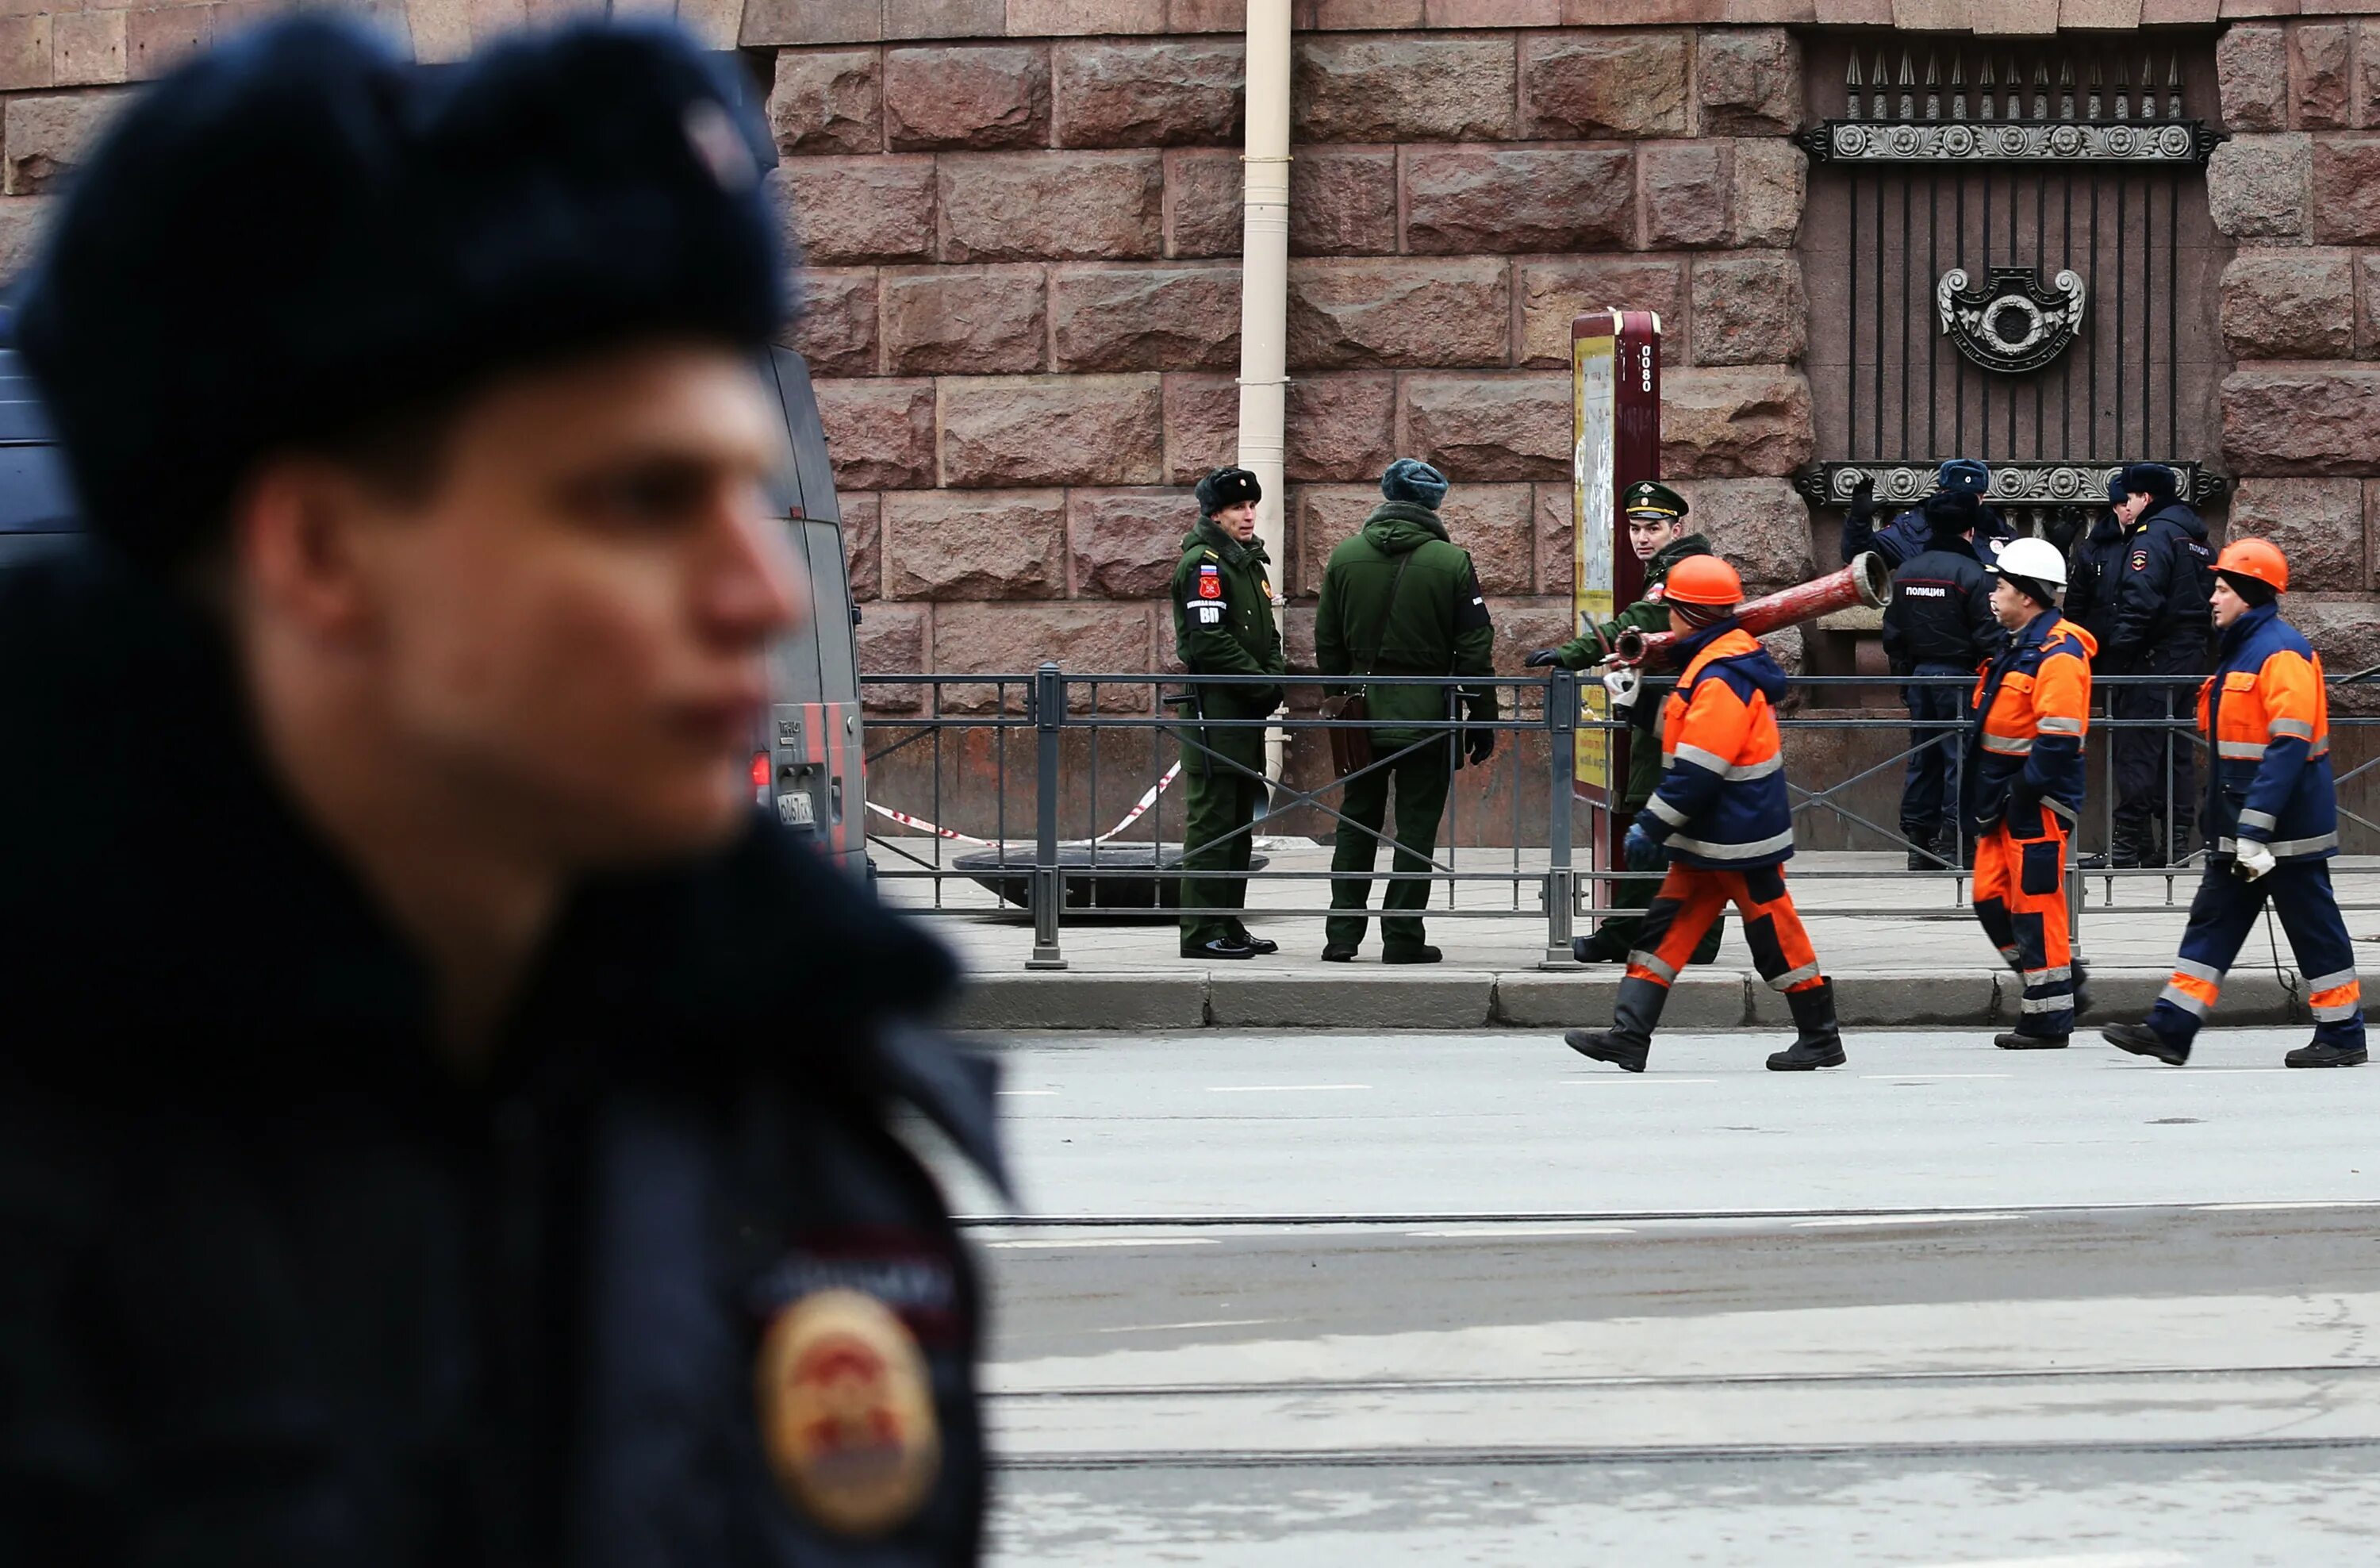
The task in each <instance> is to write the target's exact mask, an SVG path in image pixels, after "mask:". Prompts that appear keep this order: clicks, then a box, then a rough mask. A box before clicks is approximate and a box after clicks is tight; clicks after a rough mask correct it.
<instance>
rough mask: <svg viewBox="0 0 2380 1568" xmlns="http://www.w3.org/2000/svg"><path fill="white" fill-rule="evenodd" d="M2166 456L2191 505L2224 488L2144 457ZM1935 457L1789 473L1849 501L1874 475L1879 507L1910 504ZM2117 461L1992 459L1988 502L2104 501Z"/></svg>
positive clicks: (1824, 501) (1834, 499)
mask: <svg viewBox="0 0 2380 1568" xmlns="http://www.w3.org/2000/svg"><path fill="white" fill-rule="evenodd" d="M2142 461H2145V462H2158V461H2162V462H2164V464H2165V466H2166V467H2167V468H2171V469H2172V470H2173V472H2174V478H2175V481H2176V488H2177V491H2178V492H2179V493H2180V495H2182V496H2183V497H2184V498H2185V499H2187V500H2188V501H2190V502H2191V504H2193V505H2195V504H2199V503H2201V502H2204V501H2209V500H2212V499H2214V498H2215V497H2216V496H2218V495H2220V494H2222V493H2223V491H2224V489H2225V486H2226V484H2227V482H2228V481H2226V480H2225V479H2224V478H2223V476H2222V475H2220V474H2216V473H2211V472H2209V471H2208V470H2207V469H2206V468H2204V466H2203V465H2201V464H2198V463H2194V462H2176V461H2173V460H2171V459H2159V458H2144V459H2142ZM1940 467H1941V465H1940V464H1939V463H1938V462H1936V463H1895V462H1888V461H1871V462H1864V463H1863V462H1825V463H1811V464H1807V465H1805V466H1803V468H1801V469H1800V470H1799V471H1797V472H1796V473H1795V474H1794V476H1793V484H1794V488H1795V489H1797V490H1799V491H1800V492H1802V493H1803V495H1804V496H1806V497H1808V498H1809V499H1810V500H1811V501H1812V502H1813V503H1815V504H1817V505H1820V506H1849V505H1850V504H1852V491H1853V490H1855V489H1857V488H1858V487H1859V482H1860V480H1863V479H1873V480H1875V481H1876V509H1877V510H1878V511H1880V512H1881V511H1887V510H1894V511H1897V510H1899V509H1900V508H1902V507H1906V506H1913V505H1915V504H1917V503H1919V502H1921V501H1923V500H1925V497H1927V496H1928V495H1931V494H1933V493H1934V478H1935V474H1936V472H1937V470H1938V469H1939V468H1940ZM2123 467H2124V465H2123V464H2121V463H1993V464H1992V465H1991V470H1992V484H1991V488H1990V489H1989V490H1988V491H1986V492H1985V493H1984V502H1985V504H1986V505H1992V506H1999V507H2002V508H2009V507H2016V508H2029V507H2056V506H2104V505H2106V504H2107V481H2108V480H2111V479H2113V478H2115V477H2116V475H2117V474H2118V473H2119V472H2120V471H2121V470H2122V468H2123Z"/></svg>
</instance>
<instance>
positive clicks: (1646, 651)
mask: <svg viewBox="0 0 2380 1568" xmlns="http://www.w3.org/2000/svg"><path fill="white" fill-rule="evenodd" d="M1891 592H1892V573H1891V572H1890V571H1889V570H1888V569H1887V567H1886V566H1885V564H1884V557H1883V556H1881V555H1878V554H1876V553H1875V552H1873V551H1868V552H1864V553H1861V554H1859V555H1856V556H1853V557H1852V564H1851V565H1848V566H1845V567H1844V568H1843V569H1842V570H1841V571H1840V572H1830V573H1828V575H1827V576H1825V577H1816V578H1813V579H1812V580H1811V581H1809V582H1805V583H1799V584H1796V585H1795V586H1794V587H1792V588H1780V589H1779V590H1777V591H1776V592H1774V593H1772V594H1769V595H1767V597H1765V598H1761V599H1747V600H1745V601H1744V602H1743V603H1742V604H1741V605H1738V606H1737V607H1736V612H1735V618H1736V622H1737V624H1739V625H1740V626H1743V629H1744V630H1745V631H1748V632H1750V633H1751V634H1752V635H1753V636H1755V637H1759V636H1761V635H1762V634H1764V633H1767V632H1773V631H1775V630H1777V629H1778V628H1779V627H1780V626H1799V625H1800V624H1801V623H1802V622H1803V621H1815V620H1816V619H1817V618H1818V617H1819V616H1821V615H1826V614H1833V613H1834V612H1835V611H1837V610H1849V609H1851V608H1852V607H1853V606H1855V605H1861V604H1865V605H1868V606H1870V607H1875V606H1877V605H1880V604H1882V603H1883V602H1885V600H1886V599H1887V598H1888V597H1889V596H1890V594H1891ZM1677 639H1678V634H1677V633H1675V632H1640V631H1637V630H1635V629H1633V627H1632V628H1631V629H1629V630H1627V631H1624V632H1621V634H1620V638H1619V640H1618V643H1617V645H1616V646H1615V647H1614V648H1613V650H1612V652H1611V662H1613V663H1615V664H1648V665H1654V666H1658V665H1661V664H1665V663H1669V662H1671V661H1670V647H1671V645H1672V644H1674V643H1675V642H1676V641H1677Z"/></svg>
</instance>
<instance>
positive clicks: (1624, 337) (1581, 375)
mask: <svg viewBox="0 0 2380 1568" xmlns="http://www.w3.org/2000/svg"><path fill="white" fill-rule="evenodd" d="M1570 335H1571V344H1570V348H1571V355H1570V364H1571V410H1572V425H1571V429H1572V432H1573V438H1574V440H1573V448H1572V455H1571V504H1572V515H1573V518H1574V519H1575V527H1574V529H1573V546H1572V563H1571V564H1572V568H1573V576H1572V579H1571V581H1572V589H1571V594H1572V609H1573V614H1574V618H1575V629H1578V630H1581V631H1585V630H1587V629H1588V628H1591V627H1594V626H1600V625H1602V624H1603V623H1604V622H1606V621H1609V619H1610V618H1611V617H1612V615H1613V614H1616V613H1617V612H1618V610H1619V609H1620V607H1621V606H1623V605H1628V604H1633V603H1634V602H1636V600H1637V598H1638V596H1639V595H1640V594H1641V593H1642V592H1643V590H1644V586H1645V569H1644V566H1643V565H1641V564H1640V563H1639V562H1638V561H1637V559H1636V553H1635V552H1634V551H1633V550H1631V549H1629V548H1628V538H1627V529H1626V525H1625V521H1624V519H1623V518H1622V517H1621V511H1620V494H1621V492H1622V491H1623V490H1625V489H1627V487H1628V486H1630V485H1632V484H1634V483H1635V482H1636V481H1637V480H1657V479H1659V478H1660V477H1661V318H1660V317H1659V316H1658V315H1656V314H1654V313H1653V312H1652V311H1650V310H1591V311H1589V312H1587V313H1586V314H1585V315H1583V316H1580V317H1579V318H1577V320H1575V321H1573V322H1572V323H1571V334H1570ZM1584 689H1585V691H1586V693H1587V696H1586V707H1587V711H1586V713H1585V715H1584V717H1585V719H1587V720H1592V721H1598V722H1599V721H1603V720H1606V719H1609V716H1610V699H1609V698H1608V697H1607V696H1606V695H1605V694H1604V691H1603V688H1602V687H1600V686H1599V685H1596V684H1593V683H1592V682H1590V683H1589V684H1588V685H1587V686H1586V687H1585V688H1584ZM1577 748H1578V749H1577V756H1576V758H1575V759H1574V761H1573V767H1572V784H1573V790H1574V792H1575V793H1576V795H1577V796H1578V798H1579V799H1581V800H1583V801H1585V802H1586V803H1587V805H1588V807H1589V808H1590V817H1589V821H1590V823H1591V826H1590V828H1589V830H1588V833H1587V855H1588V864H1589V866H1590V867H1591V868H1592V869H1597V870H1608V869H1612V868H1614V867H1617V866H1618V865H1619V864H1620V840H1621V836H1622V835H1624V834H1625V833H1627V831H1628V824H1627V823H1626V822H1624V821H1621V820H1619V812H1618V808H1619V806H1620V802H1621V793H1622V791H1623V789H1624V788H1625V784H1626V780H1627V777H1628V736H1627V735H1625V734H1623V733H1620V732H1615V731H1611V730H1606V729H1601V728H1597V727H1593V726H1592V725H1590V724H1585V723H1583V724H1582V725H1581V727H1580V729H1579V731H1578V740H1577ZM1591 885H1592V886H1593V887H1594V890H1595V892H1594V895H1593V896H1594V900H1595V903H1596V904H1597V906H1603V905H1606V904H1608V903H1609V898H1610V890H1609V886H1608V885H1607V884H1605V883H1603V882H1599V881H1598V882H1595V883H1592V884H1591Z"/></svg>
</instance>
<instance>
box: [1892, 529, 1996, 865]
mask: <svg viewBox="0 0 2380 1568" xmlns="http://www.w3.org/2000/svg"><path fill="white" fill-rule="evenodd" d="M1980 516H1981V512H1980V508H1978V507H1977V506H1976V504H1975V498H1974V496H1973V493H1972V492H1967V491H1964V490H1945V491H1942V492H1938V493H1937V494H1934V495H1931V496H1928V497H1927V498H1926V501H1925V524H1926V527H1927V528H1928V529H1930V530H1931V532H1930V533H1929V534H1928V536H1927V543H1926V547H1925V549H1924V550H1923V551H1921V552H1919V553H1917V554H1915V555H1913V556H1911V557H1910V558H1909V559H1908V560H1907V561H1905V562H1903V563H1902V564H1901V566H1900V570H1899V571H1896V572H1895V573H1893V575H1892V601H1891V602H1890V603H1888V604H1887V605H1886V606H1885V607H1884V653H1885V657H1886V658H1887V659H1888V660H1890V661H1891V662H1892V673H1893V674H1894V675H1901V676H1921V677H1922V676H1935V677H1947V676H1959V677H1961V682H1960V684H1959V685H1956V686H1950V685H1945V684H1935V685H1930V686H1905V687H1901V688H1900V698H1901V700H1902V701H1903V702H1905V703H1907V704H1908V706H1909V717H1910V721H1911V723H1912V725H1913V727H1912V728H1911V730H1910V732H1909V744H1910V746H1911V748H1913V749H1912V750H1911V751H1910V753H1909V770H1908V772H1907V775H1906V776H1905V777H1904V779H1903V780H1902V783H1901V786H1900V833H1901V836H1902V837H1903V838H1906V839H1907V840H1908V841H1909V869H1911V870H1913V871H1924V870H1930V869H1934V868H1936V867H1938V866H1942V865H1946V864H1948V865H1959V864H1961V863H1963V860H1964V855H1963V854H1962V851H1963V850H1964V848H1965V845H1963V844H1962V843H1961V839H1962V838H1963V837H1964V835H1963V833H1961V831H1960V828H1959V803H1958V788H1959V786H1958V784H1957V782H1956V781H1957V780H1958V778H1959V756H1960V749H1959V748H1960V738H1961V737H1960V726H1961V725H1963V723H1965V720H1966V716H1967V698H1968V694H1969V689H1970V688H1969V686H1968V684H1967V683H1968V682H1969V681H1972V680H1973V676H1974V674H1975V670H1976V667H1977V666H1978V665H1980V664H1981V663H1982V662H1984V660H1985V659H1986V658H1987V657H1989V656H1990V653H1991V650H1993V649H1994V648H1995V647H1997V646H1998V642H1999V636H1998V632H1999V625H1998V622H1997V621H1995V620H1994V619H1993V618H1992V605H1991V598H1992V579H1991V576H1990V574H1989V573H1987V572H1986V571H1985V569H1984V565H1983V563H1982V562H1981V561H1979V560H1977V559H1976V558H1975V527H1976V524H1977V522H1978V521H1979V520H1980Z"/></svg>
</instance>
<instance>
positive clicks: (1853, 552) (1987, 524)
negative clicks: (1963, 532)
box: [1843, 503, 2016, 568]
mask: <svg viewBox="0 0 2380 1568" xmlns="http://www.w3.org/2000/svg"><path fill="white" fill-rule="evenodd" d="M1976 512H1977V514H1978V516H1979V519H1980V520H1978V521H1977V523H1976V524H1975V538H1976V540H1977V541H1982V540H1983V539H1985V537H1986V536H1988V537H1990V538H1992V539H2003V540H2004V539H2014V538H2015V537H2016V530H2015V529H2012V528H2010V527H2009V523H2008V519H2007V518H2006V517H2002V516H2000V511H1999V508H1998V507H1997V506H1979V507H1977V508H1976ZM1932 538H1933V529H1930V528H1929V527H1927V526H1926V522H1925V505H1924V504H1923V503H1920V504H1917V505H1915V506H1911V507H1907V508H1905V509H1903V510H1902V511H1900V512H1897V513H1895V514H1894V515H1893V518H1892V521H1890V522H1888V523H1887V524H1885V525H1884V527H1882V528H1877V527H1876V526H1875V523H1874V521H1873V519H1870V518H1866V517H1860V516H1859V515H1858V514H1857V513H1856V512H1853V513H1850V514H1847V515H1846V516H1845V517H1844V518H1843V565H1847V566H1848V565H1851V563H1852V559H1853V558H1854V557H1856V556H1858V555H1859V554H1860V553H1862V552H1864V551H1870V550H1873V551H1874V552H1876V553H1877V554H1878V555H1881V556H1883V557H1884V564H1885V565H1888V566H1892V567H1896V568H1897V567H1899V566H1900V565H1901V564H1902V563H1903V562H1905V561H1907V560H1909V559H1910V558H1911V557H1912V556H1914V555H1917V554H1919V553H1923V552H1924V551H1925V547H1926V544H1927V542H1928V541H1930V540H1931V539H1932Z"/></svg>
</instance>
